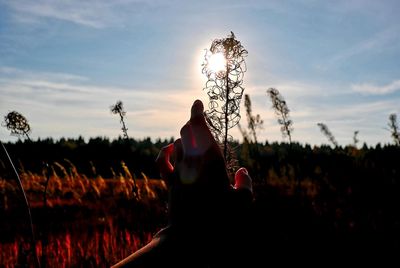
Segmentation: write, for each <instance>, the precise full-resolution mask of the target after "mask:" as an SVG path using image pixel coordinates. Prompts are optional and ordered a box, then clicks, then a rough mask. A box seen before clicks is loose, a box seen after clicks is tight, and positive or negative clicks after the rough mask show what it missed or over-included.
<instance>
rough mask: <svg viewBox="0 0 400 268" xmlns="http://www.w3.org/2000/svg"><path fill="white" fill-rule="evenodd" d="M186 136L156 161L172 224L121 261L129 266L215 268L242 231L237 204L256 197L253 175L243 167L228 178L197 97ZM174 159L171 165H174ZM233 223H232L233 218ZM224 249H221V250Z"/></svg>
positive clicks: (163, 151)
mask: <svg viewBox="0 0 400 268" xmlns="http://www.w3.org/2000/svg"><path fill="white" fill-rule="evenodd" d="M180 136H181V138H180V139H178V140H176V141H175V142H174V144H170V145H168V146H166V147H164V148H162V150H161V151H160V153H159V155H158V157H157V160H156V161H157V164H158V166H159V169H160V174H161V177H162V178H163V179H165V180H166V181H167V183H168V187H169V201H168V213H169V215H168V219H169V225H168V227H167V228H165V229H163V230H161V231H160V232H159V233H158V234H156V236H155V237H154V239H153V240H152V241H151V242H150V243H149V244H148V245H146V246H145V247H144V248H142V249H140V250H139V251H137V252H136V253H134V254H132V255H131V256H130V257H128V258H127V259H125V260H123V261H122V262H121V263H119V264H117V266H115V267H120V266H119V265H121V266H122V265H129V266H130V267H160V265H162V266H165V267H210V266H212V265H219V264H221V263H222V264H223V263H224V262H225V260H224V258H225V255H224V254H222V252H223V251H224V249H228V248H229V246H231V247H232V241H233V240H234V239H231V237H232V236H236V235H237V234H238V233H239V232H240V230H239V229H240V228H242V226H237V224H236V223H237V221H236V220H237V218H241V216H243V215H241V212H240V211H237V210H236V208H237V207H238V205H239V206H240V204H241V203H246V204H250V203H251V200H252V184H251V178H250V176H249V175H248V173H247V170H246V169H244V168H241V169H239V170H238V171H237V172H236V174H235V186H234V187H232V186H231V185H230V182H229V178H228V174H227V171H226V166H225V161H224V158H223V155H222V152H221V150H220V147H219V145H218V143H217V142H216V141H215V139H214V138H213V136H212V134H211V132H210V130H209V128H208V126H207V124H206V121H205V118H204V107H203V103H202V102H201V101H199V100H196V101H195V102H194V103H193V106H192V109H191V117H190V120H189V121H188V122H187V123H186V124H185V125H184V126H183V127H182V129H181V131H180ZM171 159H172V163H171ZM232 221H233V222H232ZM221 247H222V248H221Z"/></svg>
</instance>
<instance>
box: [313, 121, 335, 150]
mask: <svg viewBox="0 0 400 268" xmlns="http://www.w3.org/2000/svg"><path fill="white" fill-rule="evenodd" d="M317 125H318V126H319V128H320V130H321V132H322V133H323V134H324V135H325V136H326V137H327V138H328V140H329V141H330V142H331V143H332V144H333V145H334V146H335V147H338V146H339V145H338V143H337V141H336V139H335V137H334V136H333V134H332V132H331V131H330V130H329V128H328V126H327V125H325V124H324V123H318V124H317Z"/></svg>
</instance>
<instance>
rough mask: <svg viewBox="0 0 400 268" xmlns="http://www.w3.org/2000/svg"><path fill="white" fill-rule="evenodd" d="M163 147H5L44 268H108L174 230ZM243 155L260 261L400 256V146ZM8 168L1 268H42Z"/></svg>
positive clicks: (278, 146) (292, 147) (2, 195)
mask: <svg viewBox="0 0 400 268" xmlns="http://www.w3.org/2000/svg"><path fill="white" fill-rule="evenodd" d="M94 142H95V143H96V144H97V145H99V144H102V145H101V146H94V145H93V143H94ZM122 143H125V144H122ZM166 143H168V141H167V140H166V141H163V142H161V141H160V142H157V141H156V142H151V141H150V140H143V141H135V140H130V141H124V142H123V141H121V140H120V141H118V140H117V141H112V142H109V141H108V140H105V139H97V140H92V141H89V142H82V141H80V140H79V139H78V140H69V141H67V140H61V141H56V142H50V141H37V142H28V141H26V142H17V143H9V144H6V146H7V147H8V148H9V151H10V154H11V155H13V156H14V159H15V161H16V163H19V168H18V172H19V175H20V177H21V180H22V182H23V186H24V189H25V191H26V193H27V196H28V199H29V202H30V205H31V208H32V217H33V222H34V229H35V235H36V241H37V243H36V252H37V254H38V256H39V259H40V261H41V265H42V267H46V266H47V267H108V266H110V265H111V264H113V263H115V262H116V261H117V260H120V259H122V258H123V257H125V256H127V255H129V254H130V253H132V252H134V251H135V250H137V249H138V248H140V247H141V246H142V245H144V244H145V243H147V242H148V241H149V240H150V239H151V237H152V235H153V234H154V233H155V232H157V231H158V230H159V229H160V228H162V227H163V226H165V224H166V222H167V217H166V215H167V214H166V211H167V186H166V184H165V183H164V182H163V181H162V180H161V179H159V178H158V175H157V170H156V169H155V166H154V160H153V161H151V162H150V160H148V159H155V156H156V153H157V151H158V149H159V148H161V147H162V146H163V145H164V144H166ZM44 144H47V145H46V146H44ZM122 145H124V146H122ZM40 148H42V149H40ZM116 148H124V150H117V149H116ZM90 150H95V151H93V152H90ZM50 152H57V154H54V153H50ZM82 152H86V153H82ZM113 152H114V153H113ZM43 155H46V156H47V158H44V157H43ZM63 156H75V158H73V159H71V160H69V159H65V158H62V157H63ZM93 156H96V157H93ZM237 157H238V161H239V165H240V166H246V167H247V168H248V169H249V171H250V173H251V174H252V177H253V183H254V202H253V206H252V208H251V213H250V214H249V219H248V221H249V222H250V224H251V225H252V228H251V230H248V235H249V236H250V237H252V238H254V240H255V241H256V240H257V241H262V243H261V244H260V243H257V246H256V243H255V244H254V245H252V246H251V249H252V250H253V252H254V258H257V256H264V255H265V254H266V253H267V254H268V255H269V258H273V257H274V252H281V253H282V252H284V253H285V254H286V255H292V254H293V253H295V252H297V253H299V252H302V253H307V254H309V255H317V254H318V253H319V252H320V251H321V249H322V248H323V249H324V252H325V253H329V254H330V255H332V256H333V255H337V254H340V253H344V252H348V251H349V252H351V251H352V250H353V249H355V248H357V249H359V250H374V249H378V248H385V249H388V250H396V249H398V248H399V246H400V212H399V211H400V205H399V204H400V170H399V162H398V159H400V149H399V147H397V146H393V145H384V146H381V145H377V146H375V147H373V148H372V147H367V146H366V145H365V146H364V147H362V148H356V147H354V146H347V147H343V148H342V147H337V148H331V147H330V146H314V147H311V146H308V145H301V144H297V143H293V144H286V143H272V144H269V143H265V144H250V143H247V144H246V143H245V144H237ZM1 160H2V162H1V163H0V164H1V165H0V166H1V167H0V168H1V173H0V174H1V175H0V216H1V217H0V218H1V221H0V237H1V239H0V252H1V253H0V266H1V267H14V266H19V267H24V265H27V266H33V263H34V261H33V254H32V253H31V252H30V251H29V249H30V236H29V225H28V224H27V222H28V220H27V217H28V216H27V213H26V209H25V207H24V203H23V199H22V196H21V192H20V190H19V188H18V185H17V182H16V180H15V178H14V177H13V174H12V172H10V168H9V167H8V164H7V162H6V161H5V159H4V158H1ZM43 160H45V161H47V162H48V163H50V165H49V167H47V168H44V167H43V165H42V164H41V163H42V162H43ZM125 161H126V162H125ZM143 161H145V162H143ZM146 161H147V162H146ZM138 166H139V167H140V166H141V167H142V169H138ZM147 174H151V175H147ZM46 181H48V185H47V188H46ZM45 189H46V194H44V192H45ZM249 246H250V245H249ZM388 252H389V251H388ZM275 257H276V255H275ZM260 258H261V257H260Z"/></svg>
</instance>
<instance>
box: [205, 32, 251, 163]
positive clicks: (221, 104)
mask: <svg viewBox="0 0 400 268" xmlns="http://www.w3.org/2000/svg"><path fill="white" fill-rule="evenodd" d="M247 54H248V52H247V50H246V49H244V47H243V46H242V44H241V43H240V41H238V40H237V39H236V37H235V35H234V33H233V32H231V34H230V35H229V36H228V37H226V38H222V39H215V40H214V41H213V42H212V43H211V46H210V48H209V49H208V50H206V53H205V55H204V62H203V64H202V66H203V70H202V72H203V74H205V75H206V77H207V82H206V85H205V88H204V90H207V94H208V97H209V104H208V108H209V110H207V111H205V115H206V117H207V122H208V123H209V125H210V129H211V131H212V132H213V134H214V136H215V138H216V140H217V141H219V142H220V143H221V144H222V146H223V152H224V157H225V160H226V162H227V164H228V163H229V155H230V153H229V148H228V147H229V146H228V142H229V140H230V139H231V137H230V136H229V135H228V130H229V129H231V128H233V127H234V126H236V125H237V124H238V123H239V120H240V101H241V99H242V95H243V91H244V87H243V86H242V84H243V76H244V73H245V72H246V62H245V60H244V58H245V57H246V56H247ZM218 56H220V57H221V58H222V60H223V61H224V62H223V64H222V65H223V66H222V68H221V69H220V70H216V69H213V67H212V66H211V65H212V64H211V62H212V60H213V59H214V57H218Z"/></svg>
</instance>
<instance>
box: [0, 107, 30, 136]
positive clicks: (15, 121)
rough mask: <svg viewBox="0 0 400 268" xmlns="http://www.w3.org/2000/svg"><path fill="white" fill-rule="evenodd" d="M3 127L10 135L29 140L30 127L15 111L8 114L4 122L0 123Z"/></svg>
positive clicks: (23, 117)
mask: <svg viewBox="0 0 400 268" xmlns="http://www.w3.org/2000/svg"><path fill="white" fill-rule="evenodd" d="M2 125H3V126H4V127H6V128H7V129H8V130H10V131H11V135H15V136H18V137H21V136H22V137H25V138H27V139H28V140H31V139H30V137H29V134H30V133H31V127H30V125H29V123H28V120H27V119H26V118H25V116H23V115H22V114H20V113H18V112H17V111H12V112H9V113H8V114H7V115H6V116H4V122H3V123H2Z"/></svg>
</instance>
